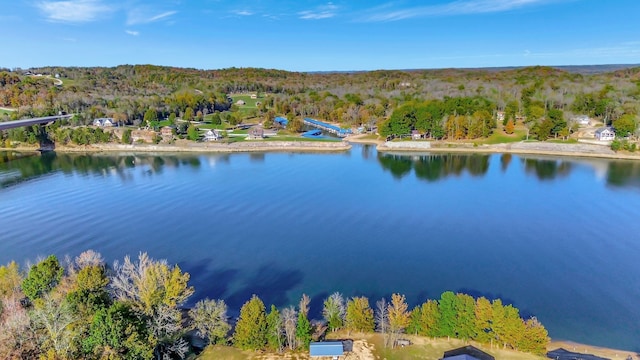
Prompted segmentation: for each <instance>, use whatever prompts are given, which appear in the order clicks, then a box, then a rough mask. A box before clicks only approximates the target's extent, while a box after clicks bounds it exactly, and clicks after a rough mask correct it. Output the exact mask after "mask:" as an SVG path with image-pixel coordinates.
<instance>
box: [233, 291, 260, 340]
mask: <svg viewBox="0 0 640 360" xmlns="http://www.w3.org/2000/svg"><path fill="white" fill-rule="evenodd" d="M233 343H234V345H235V346H237V347H239V348H240V349H243V350H261V349H264V347H265V345H266V344H267V315H266V313H265V307H264V303H263V302H262V300H260V298H259V297H257V296H256V295H253V296H252V297H251V300H249V301H247V302H246V303H244V305H242V308H241V309H240V318H239V319H238V322H237V323H236V329H235V332H234V334H233Z"/></svg>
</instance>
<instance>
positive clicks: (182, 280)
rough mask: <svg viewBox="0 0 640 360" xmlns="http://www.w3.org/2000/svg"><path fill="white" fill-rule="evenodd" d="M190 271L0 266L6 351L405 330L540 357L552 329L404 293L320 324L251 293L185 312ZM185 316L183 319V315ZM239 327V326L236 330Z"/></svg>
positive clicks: (273, 341)
mask: <svg viewBox="0 0 640 360" xmlns="http://www.w3.org/2000/svg"><path fill="white" fill-rule="evenodd" d="M189 277H190V276H189V274H188V273H186V272H183V271H182V270H181V269H180V268H179V267H178V266H172V265H169V264H168V263H167V262H166V261H165V260H154V259H152V258H150V257H149V256H148V255H147V254H146V253H140V254H139V256H138V258H137V259H134V260H132V259H131V258H130V257H128V256H127V257H125V258H124V261H122V262H119V261H116V262H115V263H114V265H113V266H112V267H108V266H107V265H106V264H105V262H104V260H103V258H102V256H101V255H100V254H99V253H97V252H95V251H91V250H89V251H86V252H83V253H81V254H80V255H79V256H77V257H76V258H74V259H71V258H69V257H67V258H66V259H65V260H64V261H63V262H61V261H59V260H58V258H57V257H56V256H54V255H50V256H48V257H47V258H44V259H40V260H39V261H38V262H36V263H35V264H33V265H29V266H27V267H26V269H24V270H22V269H20V267H19V266H18V264H17V263H16V262H11V263H9V264H7V265H6V266H0V357H2V358H7V359H13V358H16V359H18V358H21V359H24V358H31V359H33V358H41V359H77V358H83V359H104V358H109V359H152V358H156V359H183V358H185V357H186V356H187V355H188V354H190V353H191V352H192V350H193V349H192V348H191V346H190V342H189V341H188V340H189V337H188V332H189V331H191V330H195V332H196V333H197V335H198V336H200V337H202V338H204V339H206V340H207V341H208V342H209V343H211V344H225V345H233V346H236V347H238V348H241V349H247V350H267V349H268V350H271V351H276V352H283V351H286V350H296V349H302V350H306V349H308V347H309V343H310V342H311V341H312V340H318V339H322V338H323V337H324V335H325V334H326V332H327V331H331V332H333V331H338V330H345V331H348V332H349V333H351V332H358V333H367V332H374V331H379V332H381V333H382V334H383V335H384V336H385V344H386V345H388V346H395V343H396V341H397V340H398V339H399V338H400V336H401V335H402V334H404V333H407V334H415V335H422V336H430V337H456V338H461V339H472V340H476V341H479V342H483V343H493V344H497V345H500V346H504V347H509V348H512V349H518V350H522V351H528V352H533V353H543V352H544V350H545V347H546V344H547V343H548V341H549V338H548V336H547V331H546V330H545V328H544V327H543V326H542V324H540V323H539V322H538V321H537V320H536V319H535V318H531V319H528V320H523V319H522V318H521V317H520V315H519V312H518V309H517V308H515V307H513V306H512V305H503V304H502V302H501V301H500V300H499V299H496V300H493V301H489V300H488V299H486V298H484V297H481V298H477V299H474V298H473V297H471V296H469V295H466V294H461V293H458V294H454V293H453V292H445V293H443V294H442V296H441V297H440V299H439V300H427V301H426V302H425V303H423V304H421V305H419V306H416V307H415V308H414V309H413V310H409V307H408V304H407V302H406V299H405V297H404V295H400V294H393V295H392V296H391V299H390V301H388V300H387V299H385V298H383V299H381V300H379V301H377V302H376V304H375V310H374V309H373V308H372V307H371V306H370V304H369V299H368V298H366V297H363V296H356V297H352V298H345V297H344V296H343V295H342V294H340V293H337V292H336V293H333V294H331V295H330V296H329V297H328V298H327V299H325V300H324V302H323V310H322V317H323V320H320V321H314V320H313V319H311V318H310V317H309V305H310V302H311V299H310V298H309V297H308V296H307V295H304V294H303V295H302V297H301V299H300V302H299V303H298V304H297V306H293V305H291V306H287V307H284V308H281V309H278V308H277V307H276V306H275V305H271V306H270V307H269V308H268V311H267V307H266V306H265V304H264V303H263V302H262V300H261V299H260V298H259V297H258V296H257V295H253V296H252V297H251V299H249V300H248V301H247V302H246V303H245V304H244V305H243V306H242V308H241V309H240V314H239V317H238V318H237V320H236V321H235V322H232V321H230V319H229V316H228V315H227V311H228V309H227V305H226V303H225V302H224V300H220V299H214V300H211V299H203V300H201V301H199V302H197V303H196V304H195V306H194V307H193V308H191V309H190V310H188V311H186V312H185V311H183V310H182V306H183V305H184V304H185V302H186V301H187V300H188V299H189V298H190V297H191V295H193V293H194V288H193V287H192V286H189V284H188V282H189ZM185 315H186V316H185ZM232 325H233V326H232Z"/></svg>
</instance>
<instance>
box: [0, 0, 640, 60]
mask: <svg viewBox="0 0 640 360" xmlns="http://www.w3.org/2000/svg"><path fill="white" fill-rule="evenodd" d="M638 14H640V1H639V0H606V1H605V0H431V1H427V0H425V1H403V0H398V1H378V0H371V1H360V0H356V1H340V0H336V1H332V2H326V1H311V0H299V1H291V0H282V1H276V0H255V1H246V0H236V1H226V0H155V1H154V0H64V1H59V0H12V1H6V2H5V3H4V4H3V7H2V11H0V34H3V36H2V39H3V43H2V45H1V46H0V66H1V67H9V68H16V67H21V68H28V67H36V66H46V65H61V66H116V65H120V64H156V65H169V66H178V67H193V68H198V69H220V68H227V67H232V66H235V67H262V68H275V69H284V70H293V71H329V70H375V69H414V68H447V67H489V66H522V65H586V64H613V63H616V64H621V63H623V64H638V63H640V25H639V23H638V20H637V16H638Z"/></svg>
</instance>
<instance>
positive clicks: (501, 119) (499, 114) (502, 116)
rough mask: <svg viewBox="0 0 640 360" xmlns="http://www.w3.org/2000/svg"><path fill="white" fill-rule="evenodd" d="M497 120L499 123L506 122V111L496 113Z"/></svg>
mask: <svg viewBox="0 0 640 360" xmlns="http://www.w3.org/2000/svg"><path fill="white" fill-rule="evenodd" d="M496 119H497V120H498V122H503V121H504V111H498V112H497V113H496Z"/></svg>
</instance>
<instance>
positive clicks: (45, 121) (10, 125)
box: [0, 114, 73, 130]
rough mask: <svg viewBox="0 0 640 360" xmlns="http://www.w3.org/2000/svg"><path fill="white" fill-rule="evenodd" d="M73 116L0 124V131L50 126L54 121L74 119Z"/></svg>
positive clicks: (46, 117) (47, 117)
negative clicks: (42, 125)
mask: <svg viewBox="0 0 640 360" xmlns="http://www.w3.org/2000/svg"><path fill="white" fill-rule="evenodd" d="M72 116H73V114H69V115H56V116H45V117H39V118H33V119H22V120H13V121H5V122H0V130H8V129H14V128H17V127H21V126H31V125H39V124H48V123H50V122H53V121H57V120H61V119H68V118H70V117H72Z"/></svg>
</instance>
